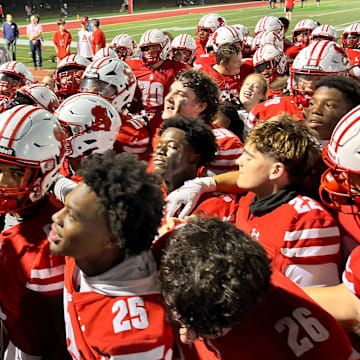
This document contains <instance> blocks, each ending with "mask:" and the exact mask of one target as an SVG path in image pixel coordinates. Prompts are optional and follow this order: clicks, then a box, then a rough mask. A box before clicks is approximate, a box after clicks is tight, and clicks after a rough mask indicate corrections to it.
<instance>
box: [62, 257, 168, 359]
mask: <svg viewBox="0 0 360 360" xmlns="http://www.w3.org/2000/svg"><path fill="white" fill-rule="evenodd" d="M148 257H149V258H150V255H148ZM131 258H134V260H132V259H131ZM151 259H152V260H151V265H149V261H146V260H145V261H144V256H143V255H139V256H134V257H130V258H129V259H128V260H126V259H125V260H124V263H125V265H124V263H121V264H119V265H117V266H115V267H114V268H113V269H110V270H109V271H108V272H107V273H110V272H112V274H113V276H115V277H116V281H115V282H114V281H106V280H104V283H103V284H101V282H102V281H101V279H100V277H101V275H100V276H96V277H94V282H95V283H98V284H99V286H98V287H96V286H95V285H94V283H92V284H91V283H89V285H88V288H85V290H84V291H81V292H80V291H78V287H79V284H80V283H81V282H82V281H89V279H90V278H88V279H85V280H79V277H80V272H79V268H78V267H77V266H76V264H75V260H74V259H72V258H67V259H66V266H65V290H64V291H65V293H64V312H65V324H66V337H67V345H68V351H69V352H70V354H71V356H72V357H73V359H76V360H80V359H86V360H91V359H98V360H101V359H114V360H115V359H124V360H126V359H127V360H131V359H136V360H151V359H159V360H161V359H164V360H165V359H166V360H167V359H169V360H171V359H172V351H173V350H172V348H173V334H172V330H171V328H170V326H169V325H168V324H167V322H166V320H165V309H164V305H163V303H162V300H161V296H160V294H159V290H158V288H157V285H156V284H157V281H156V278H157V277H156V274H157V272H156V263H155V261H154V259H153V258H152V257H151ZM149 266H150V267H151V271H149V275H147V277H141V276H140V277H137V276H136V275H134V273H135V274H142V273H143V272H144V273H146V272H148V269H149ZM107 276H109V275H107ZM102 279H104V278H102ZM105 279H106V277H105ZM127 279H129V280H127ZM99 289H101V290H99Z"/></svg>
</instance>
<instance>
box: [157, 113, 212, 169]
mask: <svg viewBox="0 0 360 360" xmlns="http://www.w3.org/2000/svg"><path fill="white" fill-rule="evenodd" d="M171 127H172V128H177V129H180V130H183V131H184V133H185V140H186V141H187V142H188V143H189V144H190V145H191V146H192V147H193V148H194V151H195V153H196V154H199V155H200V156H201V159H200V162H199V164H198V167H200V166H203V165H206V164H208V163H210V162H211V161H213V160H215V155H216V151H217V150H218V146H217V143H216V141H215V136H214V135H213V133H212V131H211V129H210V128H209V127H208V126H207V125H206V124H204V122H203V121H202V120H200V119H194V118H190V117H186V116H178V117H174V118H170V119H168V120H166V121H165V123H164V125H163V127H162V129H161V131H160V133H159V134H160V136H161V134H162V133H163V132H164V131H165V130H166V129H168V128H171Z"/></svg>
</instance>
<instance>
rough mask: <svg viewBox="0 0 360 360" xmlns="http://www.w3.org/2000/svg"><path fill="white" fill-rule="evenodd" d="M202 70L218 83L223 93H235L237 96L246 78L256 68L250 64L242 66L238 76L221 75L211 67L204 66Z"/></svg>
mask: <svg viewBox="0 0 360 360" xmlns="http://www.w3.org/2000/svg"><path fill="white" fill-rule="evenodd" d="M202 70H203V71H204V72H206V73H207V74H208V75H209V76H211V77H212V78H213V79H214V80H215V81H216V82H217V84H218V85H219V88H220V90H221V92H222V93H223V92H226V93H233V94H235V95H239V93H240V89H241V86H242V83H243V82H244V80H245V78H246V77H247V76H248V75H249V74H251V73H253V72H254V71H255V70H254V67H253V66H251V65H249V64H242V65H241V67H240V73H239V74H237V75H223V74H220V73H219V72H217V71H216V70H215V69H214V67H213V66H211V65H207V66H204V68H203V69H202Z"/></svg>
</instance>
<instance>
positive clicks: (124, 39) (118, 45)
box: [110, 34, 137, 60]
mask: <svg viewBox="0 0 360 360" xmlns="http://www.w3.org/2000/svg"><path fill="white" fill-rule="evenodd" d="M110 48H112V49H114V50H115V51H116V53H117V55H118V57H119V59H121V60H128V59H132V58H135V57H136V55H137V44H136V41H135V40H134V38H133V37H132V36H131V35H128V34H119V35H116V36H115V37H114V38H113V39H112V42H111V45H110Z"/></svg>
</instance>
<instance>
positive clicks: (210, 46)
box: [205, 34, 214, 54]
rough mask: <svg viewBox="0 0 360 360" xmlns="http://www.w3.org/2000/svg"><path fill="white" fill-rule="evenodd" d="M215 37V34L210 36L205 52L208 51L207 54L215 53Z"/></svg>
mask: <svg viewBox="0 0 360 360" xmlns="http://www.w3.org/2000/svg"><path fill="white" fill-rule="evenodd" d="M213 35H214V34H210V35H209V37H208V40H207V42H206V45H205V51H206V53H207V54H210V53H211V52H214V43H213Z"/></svg>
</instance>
